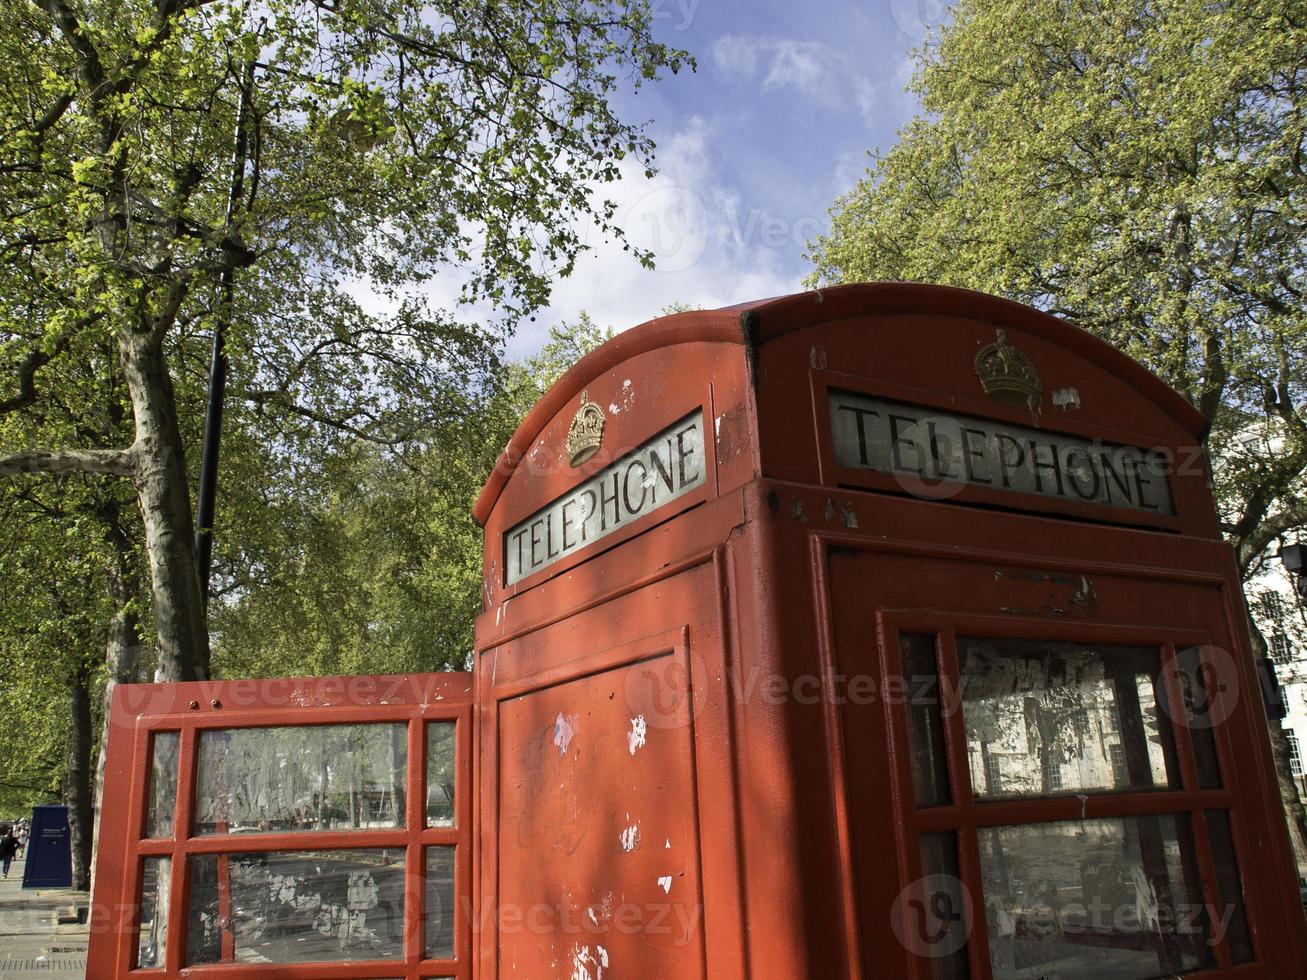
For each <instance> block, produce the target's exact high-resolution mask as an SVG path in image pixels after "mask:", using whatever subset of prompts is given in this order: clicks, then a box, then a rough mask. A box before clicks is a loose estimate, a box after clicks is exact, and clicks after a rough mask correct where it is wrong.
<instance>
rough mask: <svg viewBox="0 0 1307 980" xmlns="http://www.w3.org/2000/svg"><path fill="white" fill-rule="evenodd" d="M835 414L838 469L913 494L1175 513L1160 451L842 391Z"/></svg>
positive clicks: (834, 395) (834, 398) (835, 396)
mask: <svg viewBox="0 0 1307 980" xmlns="http://www.w3.org/2000/svg"><path fill="white" fill-rule="evenodd" d="M830 415H831V437H832V439H833V441H834V444H835V458H836V460H837V461H838V462H839V464H840V465H841V466H846V467H849V468H851V469H864V470H875V471H877V472H881V473H890V474H893V475H894V476H896V477H899V478H900V479H902V480H903V481H904V486H905V488H906V489H909V490H911V489H913V488H914V487H921V486H930V487H932V488H934V487H937V486H938V485H939V484H954V485H957V486H959V487H962V486H976V487H984V488H987V489H991V490H1000V491H1002V490H1007V491H1011V492H1012V493H1025V494H1037V495H1039V496H1042V497H1053V498H1058V499H1062V500H1068V501H1072V502H1074V503H1087V504H1100V505H1103V506H1108V507H1121V508H1125V509H1127V510H1133V511H1142V512H1151V513H1155V514H1164V515H1167V516H1174V515H1175V503H1174V499H1173V497H1172V495H1171V481H1170V464H1169V462H1168V460H1167V458H1166V456H1165V455H1164V454H1162V453H1160V452H1157V451H1148V450H1144V449H1139V448H1137V447H1135V446H1121V445H1117V444H1114V443H1105V442H1095V441H1093V440H1090V439H1084V438H1080V437H1078V436H1069V435H1063V434H1061V433H1057V432H1046V431H1043V430H1040V429H1033V428H1027V427H1025V426H1018V425H1010V424H1008V423H1006V422H996V421H994V420H992V419H983V418H978V417H975V416H970V415H957V414H953V413H944V412H940V411H938V410H935V409H928V408H922V407H920V406H916V405H907V404H903V403H902V402H893V401H887V400H885V399H881V398H872V397H869V396H866V395H858V394H853V393H850V392H843V391H832V392H831V393H830Z"/></svg>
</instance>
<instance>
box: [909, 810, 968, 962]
mask: <svg viewBox="0 0 1307 980" xmlns="http://www.w3.org/2000/svg"><path fill="white" fill-rule="evenodd" d="M921 873H922V875H923V877H924V879H925V885H924V887H923V888H922V889H921V890H920V894H918V895H916V896H910V897H909V898H908V908H907V912H908V916H909V922H908V923H907V928H909V929H913V930H916V934H915V935H912V936H911V938H910V944H911V946H912V947H913V950H914V952H916V953H918V954H919V955H920V956H922V957H923V958H924V959H926V960H928V961H929V962H930V967H929V969H930V976H931V977H932V978H933V980H967V978H968V977H970V976H971V964H970V963H969V962H968V958H967V935H968V933H969V932H970V931H971V926H972V921H971V912H970V909H969V905H968V903H967V901H966V899H965V897H964V896H965V893H966V885H964V884H963V883H962V877H961V872H959V870H958V835H957V834H955V833H953V832H951V831H950V832H948V833H936V834H922V835H921ZM914 899H915V902H914ZM914 906H915V907H914Z"/></svg>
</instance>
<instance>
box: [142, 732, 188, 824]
mask: <svg viewBox="0 0 1307 980" xmlns="http://www.w3.org/2000/svg"><path fill="white" fill-rule="evenodd" d="M180 742H181V733H180V732H155V733H154V734H153V735H152V736H151V737H150V795H149V801H150V808H149V810H148V811H147V812H146V816H145V836H146V837H171V836H172V824H173V819H174V816H175V813H176V809H177V753H178V747H179V745H180Z"/></svg>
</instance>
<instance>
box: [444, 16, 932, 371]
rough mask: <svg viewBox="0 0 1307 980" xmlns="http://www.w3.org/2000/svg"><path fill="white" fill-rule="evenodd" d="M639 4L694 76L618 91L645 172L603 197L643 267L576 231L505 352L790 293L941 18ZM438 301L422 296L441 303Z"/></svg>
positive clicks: (905, 105) (894, 124)
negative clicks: (558, 334) (547, 290)
mask: <svg viewBox="0 0 1307 980" xmlns="http://www.w3.org/2000/svg"><path fill="white" fill-rule="evenodd" d="M651 2H652V4H653V10H654V18H655V32H656V34H657V35H658V36H659V38H660V39H661V40H664V41H666V42H667V43H669V44H674V45H677V46H679V47H682V48H686V49H687V50H689V51H690V52H691V53H692V54H694V55H695V56H696V58H697V59H698V71H697V72H694V73H689V72H683V73H682V74H681V75H679V76H675V77H673V76H668V77H667V78H666V79H665V80H663V81H662V82H659V83H657V84H654V85H646V86H645V87H644V88H643V89H641V91H640V92H639V94H638V95H633V94H632V93H630V91H629V90H626V91H623V92H622V93H621V95H620V96H619V98H618V100H617V105H618V107H619V109H620V111H621V112H623V114H624V116H625V118H627V119H629V120H632V121H637V120H638V121H646V120H647V121H648V124H649V126H648V132H649V133H650V135H652V136H653V138H654V140H655V141H656V143H657V144H658V150H657V157H656V165H657V167H658V169H659V171H660V172H659V174H658V176H656V177H655V178H654V179H652V180H647V179H646V178H645V177H644V176H643V173H642V172H641V171H640V168H639V167H638V166H636V165H634V164H632V165H631V166H629V167H627V168H625V169H624V177H623V179H622V180H621V181H620V182H619V183H618V184H616V185H609V186H608V187H606V188H604V190H603V193H604V194H605V195H606V196H609V197H612V198H613V199H614V200H615V201H616V202H617V203H618V206H619V211H618V213H619V218H620V220H619V222H618V223H619V224H620V225H621V226H622V227H624V228H625V229H626V230H627V232H628V234H629V235H630V237H631V238H632V239H633V240H635V241H636V242H638V243H639V244H641V245H643V246H645V247H647V248H651V249H652V250H653V251H654V253H655V256H656V260H657V268H656V269H655V270H654V271H648V270H644V269H642V268H641V267H640V266H639V264H638V263H637V262H636V261H635V260H633V259H632V258H631V257H630V255H629V254H628V253H625V252H623V251H622V249H621V247H620V246H617V245H614V244H612V243H611V242H605V241H603V240H602V238H600V237H599V236H598V235H597V234H594V235H591V236H589V241H590V243H591V245H592V246H593V250H592V251H591V252H589V253H587V254H585V255H583V256H582V257H581V259H580V260H579V261H578V262H577V266H576V269H575V271H574V272H573V274H572V276H571V277H570V278H568V279H566V280H560V281H559V283H558V285H557V287H556V289H555V291H554V296H553V301H552V303H551V305H550V307H549V308H548V309H546V310H543V311H541V312H540V313H538V314H537V316H536V318H535V320H534V322H527V323H523V324H521V326H520V327H519V329H518V332H517V334H516V336H515V337H514V338H513V340H512V342H511V343H510V347H509V350H510V352H511V353H513V354H517V355H521V354H526V353H530V352H532V351H534V350H535V349H537V348H538V347H539V346H540V344H541V343H542V342H543V340H544V338H545V337H546V336H547V333H548V328H549V327H550V326H551V325H553V324H555V323H558V322H559V321H560V320H574V319H575V318H576V317H577V316H578V315H579V314H580V312H581V311H582V310H585V311H587V312H589V313H590V314H591V315H592V316H593V317H594V318H595V320H596V321H597V322H598V323H599V324H600V325H602V326H612V327H613V328H614V329H616V330H619V331H620V330H623V329H626V328H628V327H631V326H634V325H635V324H637V323H640V322H642V321H644V320H646V319H649V318H650V317H652V316H656V315H657V314H658V313H659V311H660V310H661V309H663V308H664V307H666V306H667V305H668V304H670V303H673V302H682V303H688V304H690V305H692V306H696V307H704V308H712V307H717V306H724V305H729V304H732V303H739V302H744V301H746V300H751V299H759V298H762V297H765V296H773V295H779V294H783V293H788V292H794V291H796V290H798V289H800V288H802V287H801V281H802V279H803V277H804V276H805V275H807V274H808V272H809V271H810V268H811V267H810V264H809V263H808V261H807V260H806V259H805V258H804V251H805V244H806V243H807V242H808V241H810V240H811V239H812V238H813V237H814V236H815V235H817V234H818V233H819V232H820V231H821V230H822V229H824V227H825V225H826V221H827V211H828V210H829V208H830V206H831V204H832V203H833V202H834V201H835V199H836V198H837V197H838V196H839V195H840V194H843V193H845V192H846V191H848V190H849V189H851V188H852V186H853V185H854V183H855V182H856V180H857V179H858V177H859V176H860V175H861V174H862V173H863V171H864V169H865V167H866V164H867V151H868V150H870V149H872V148H873V147H876V146H880V147H882V148H887V147H889V146H890V145H891V144H892V143H893V141H894V136H895V133H896V131H897V130H898V128H899V127H900V126H902V125H903V124H904V123H905V122H906V121H907V120H908V119H909V118H910V117H911V116H912V115H913V113H914V112H915V111H916V108H917V106H916V104H915V102H914V100H913V98H912V97H911V96H909V95H908V94H906V93H905V92H904V86H905V84H906V83H907V81H908V79H909V76H910V74H911V59H910V51H911V50H912V49H913V48H914V47H916V46H917V45H918V44H920V43H921V41H922V39H923V36H924V34H925V30H926V27H927V25H934V24H936V23H938V22H939V19H940V16H941V15H942V11H943V5H942V4H941V3H939V0H878V2H876V3H873V4H869V5H865V6H863V5H857V4H848V3H837V2H831V0H819V2H808V3H780V2H775V0H752V2H749V0H651ZM442 292H444V290H443V289H442V288H440V287H437V289H436V290H435V293H436V296H435V297H434V298H436V299H438V300H439V301H441V302H448V299H450V298H452V297H442V296H440V295H439V294H440V293H442ZM466 312H467V311H466V310H465V311H464V313H465V314H466Z"/></svg>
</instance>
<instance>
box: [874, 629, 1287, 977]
mask: <svg viewBox="0 0 1307 980" xmlns="http://www.w3.org/2000/svg"><path fill="white" fill-rule="evenodd" d="M876 624H877V636H876V641H877V646H878V647H879V655H880V664H881V670H882V671H883V672H884V676H885V677H901V676H903V671H904V668H903V662H902V644H901V637H902V635H904V634H926V635H931V636H933V637H934V638H935V666H936V670H937V671H938V677H939V686H940V690H941V691H947V692H959V693H958V700H957V703H956V705H953V706H950V705H949V704H947V703H946V701H945V699H941V703H940V718H941V722H942V724H943V733H944V748H945V761H946V766H947V773H948V787H949V790H950V797H951V802H949V803H945V804H940V805H930V806H917V805H916V799H915V795H916V793H915V788H914V780H913V772H912V753H911V749H910V743H909V733H908V724H909V722H908V717H907V716H908V704H907V699H906V698H902V699H887V702H886V711H887V716H888V722H889V726H888V736H889V754H890V758H891V760H892V762H891V771H892V777H891V778H892V779H893V782H894V784H895V786H894V789H895V792H894V798H895V800H896V801H897V803H896V813H895V818H896V824H897V826H898V828H899V834H898V841H897V845H898V846H897V851H898V856H899V863H900V871H901V873H902V880H904V881H917V880H919V879H921V878H922V876H923V874H924V868H923V863H922V858H921V849H920V845H919V841H920V840H921V835H923V834H931V833H954V834H956V836H957V843H958V854H957V858H958V868H959V878H960V879H961V882H962V884H963V886H964V887H965V889H966V890H967V892H968V893H969V894H970V895H971V896H975V898H974V899H973V902H972V903H971V910H972V912H971V914H972V915H973V921H972V922H971V923H970V928H969V931H968V932H969V934H968V941H967V944H966V948H967V959H968V967H969V970H970V976H971V977H973V978H984V977H989V976H991V975H992V974H991V958H990V949H989V927H988V921H987V912H986V902H985V901H984V898H983V896H984V895H985V890H984V884H983V880H982V870H981V856H980V846H979V837H980V832H981V831H982V830H985V829H987V828H991V827H1007V826H1034V825H1040V824H1048V823H1054V822H1058V821H1075V820H1085V819H1113V818H1123V817H1125V818H1128V817H1135V816H1154V815H1162V814H1176V815H1179V816H1187V817H1188V818H1189V825H1190V831H1191V834H1192V840H1193V843H1194V850H1195V852H1196V853H1195V857H1196V859H1197V863H1198V871H1199V876H1200V878H1201V886H1202V900H1203V902H1204V904H1205V906H1206V907H1207V908H1209V909H1212V908H1220V907H1221V905H1222V903H1223V899H1222V897H1221V896H1220V895H1219V894H1218V892H1217V876H1216V869H1215V863H1214V859H1213V856H1212V848H1211V842H1210V840H1209V837H1208V832H1207V825H1206V820H1205V819H1204V812H1205V811H1210V810H1224V811H1226V812H1227V813H1228V814H1229V816H1230V826H1231V835H1232V837H1233V841H1234V848H1235V856H1236V861H1237V864H1238V869H1239V873H1240V876H1241V877H1242V879H1243V882H1244V887H1243V895H1242V898H1243V902H1244V909H1245V916H1246V918H1247V922H1248V926H1249V931H1250V939H1251V941H1252V943H1253V956H1254V958H1253V960H1251V961H1249V962H1247V963H1244V964H1232V962H1231V956H1230V950H1229V945H1228V933H1226V932H1224V931H1223V932H1221V934H1220V935H1219V937H1217V938H1216V939H1215V940H1214V941H1210V947H1211V949H1212V952H1213V955H1214V957H1215V959H1216V965H1215V966H1213V967H1207V968H1199V969H1196V970H1192V971H1187V972H1185V973H1184V974H1183V975H1184V976H1185V977H1186V978H1187V980H1216V978H1220V977H1226V976H1229V975H1230V971H1231V970H1232V969H1233V970H1236V971H1239V970H1242V969H1248V970H1249V971H1251V972H1253V973H1254V974H1255V973H1257V972H1258V971H1259V970H1260V966H1259V965H1260V964H1262V963H1264V962H1265V961H1264V956H1265V953H1266V950H1265V937H1264V936H1260V935H1259V930H1258V924H1259V923H1260V922H1261V921H1262V916H1261V915H1260V914H1259V909H1258V908H1257V896H1256V894H1255V889H1251V888H1249V887H1248V885H1247V875H1248V873H1249V869H1250V868H1251V867H1253V864H1252V863H1251V862H1250V861H1249V853H1248V847H1247V842H1246V839H1245V838H1246V835H1245V831H1244V828H1243V817H1242V813H1241V811H1242V809H1243V804H1244V799H1243V797H1242V795H1241V794H1240V792H1239V785H1238V770H1237V768H1236V767H1235V752H1234V747H1233V745H1232V744H1231V742H1230V732H1229V726H1216V728H1214V729H1213V730H1212V734H1213V736H1214V741H1215V746H1216V755H1217V762H1218V765H1219V769H1220V774H1221V785H1220V787H1219V788H1211V789H1203V788H1202V787H1201V786H1200V782H1199V774H1198V767H1197V761H1196V757H1195V755H1194V750H1193V745H1192V740H1191V732H1190V728H1189V726H1188V725H1187V724H1184V723H1182V722H1181V721H1180V720H1179V718H1178V717H1177V716H1178V715H1180V714H1182V713H1183V710H1184V709H1182V708H1177V710H1175V711H1173V712H1172V713H1171V715H1170V716H1167V715H1166V714H1162V715H1161V717H1164V718H1167V720H1168V721H1169V722H1170V728H1171V730H1172V733H1173V735H1174V738H1175V748H1176V756H1177V759H1178V762H1179V769H1180V773H1179V775H1180V785H1179V787H1178V788H1175V789H1148V790H1140V789H1126V790H1112V791H1095V792H1093V793H1092V794H1089V795H1085V796H1077V795H1075V794H1073V793H1066V794H1065V795H1054V796H1048V797H1024V798H1018V799H1003V800H989V801H986V800H979V799H976V798H975V797H974V793H973V790H972V781H971V768H970V766H971V760H970V753H969V752H968V745H967V735H966V727H965V725H966V722H965V707H964V706H963V704H962V699H961V696H960V692H961V691H962V687H961V677H960V672H959V668H958V659H957V637H958V636H981V637H995V638H1014V639H1034V640H1048V641H1072V642H1081V643H1103V644H1121V645H1128V646H1137V647H1152V648H1155V649H1157V650H1158V651H1159V654H1160V672H1161V677H1162V679H1163V684H1164V685H1165V692H1166V697H1167V700H1168V702H1169V703H1170V704H1171V705H1175V706H1180V705H1183V704H1184V700H1183V692H1182V689H1181V680H1180V675H1179V668H1178V666H1177V660H1176V655H1177V652H1178V651H1180V650H1185V649H1189V648H1191V647H1198V648H1202V647H1206V646H1208V645H1209V644H1210V642H1211V638H1210V637H1209V636H1208V634H1207V633H1205V632H1203V631H1200V630H1188V629H1178V628H1168V627H1147V626H1134V625H1108V624H1100V623H1087V622H1053V621H1048V620H1041V619H1024V620H1022V619H1008V618H1005V617H995V616H985V615H977V614H961V613H951V612H942V611H935V610H898V609H882V610H879V611H878V612H877V615H876ZM1201 676H1203V677H1210V674H1209V673H1207V672H1204V673H1203V675H1201ZM1205 682H1206V681H1204V683H1205ZM1207 694H1208V696H1209V697H1213V696H1222V695H1221V694H1220V692H1214V691H1208V692H1207ZM950 707H951V708H952V710H950ZM907 927H908V925H907V923H904V928H905V929H906V928H907ZM910 962H911V965H912V969H913V976H914V977H916V978H918V980H931V978H932V977H933V976H934V973H933V963H932V961H931V960H930V959H929V958H926V957H920V956H913V957H911V958H910Z"/></svg>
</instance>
